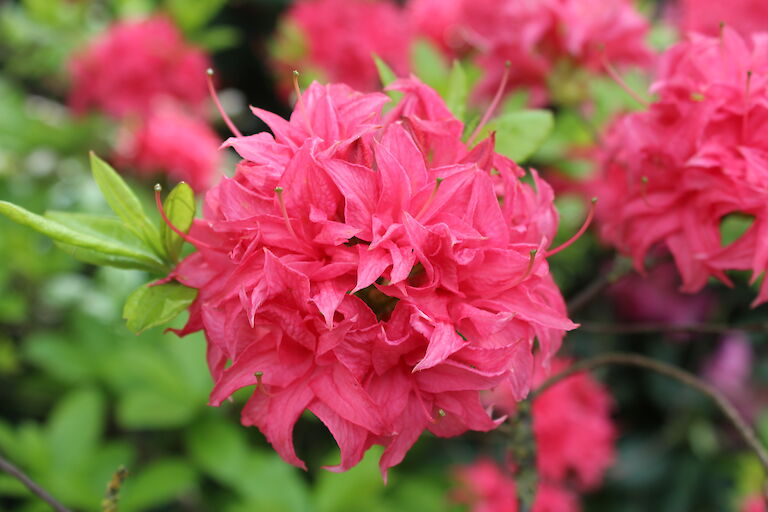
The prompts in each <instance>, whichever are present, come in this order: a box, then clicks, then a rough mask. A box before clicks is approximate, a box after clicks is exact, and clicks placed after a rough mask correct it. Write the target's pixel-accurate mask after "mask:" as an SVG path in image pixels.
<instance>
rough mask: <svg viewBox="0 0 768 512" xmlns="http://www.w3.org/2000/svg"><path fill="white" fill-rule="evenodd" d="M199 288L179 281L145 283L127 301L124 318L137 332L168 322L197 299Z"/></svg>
mask: <svg viewBox="0 0 768 512" xmlns="http://www.w3.org/2000/svg"><path fill="white" fill-rule="evenodd" d="M196 296H197V290H195V289H194V288H188V287H186V286H184V285H182V284H179V283H166V284H161V285H157V286H150V285H149V284H145V285H144V286H142V287H140V288H138V289H137V290H136V291H134V292H133V293H132V294H131V295H130V296H129V297H128V300H127V301H126V302H125V307H124V308H123V318H124V319H125V320H126V323H127V325H128V328H129V329H130V330H132V331H133V332H135V333H136V334H138V333H140V332H142V331H145V330H147V329H149V328H150V327H155V326H157V325H161V324H164V323H167V322H170V321H171V320H173V319H174V318H176V316H177V315H178V314H179V313H181V312H182V311H184V310H185V309H187V308H188V307H189V305H190V304H192V302H193V301H194V300H195V297H196Z"/></svg>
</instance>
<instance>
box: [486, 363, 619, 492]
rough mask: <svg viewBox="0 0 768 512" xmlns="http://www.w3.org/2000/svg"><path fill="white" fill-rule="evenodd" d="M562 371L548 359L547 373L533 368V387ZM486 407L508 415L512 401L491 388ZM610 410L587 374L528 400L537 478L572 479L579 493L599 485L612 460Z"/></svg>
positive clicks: (603, 392)
mask: <svg viewBox="0 0 768 512" xmlns="http://www.w3.org/2000/svg"><path fill="white" fill-rule="evenodd" d="M568 366H569V363H568V362H567V361H565V360H560V359H554V360H552V362H551V364H550V369H549V371H545V370H544V368H543V367H542V366H539V367H538V368H537V372H536V376H535V383H536V384H541V383H542V382H544V380H546V379H545V377H546V376H547V375H551V374H555V373H558V372H560V371H562V370H564V369H565V368H567V367H568ZM488 402H489V403H492V404H495V405H496V407H498V408H500V409H501V410H502V411H503V412H507V413H509V414H510V415H514V410H515V402H516V399H515V396H514V393H512V392H511V390H510V389H509V387H508V385H507V384H504V385H503V386H501V387H500V388H498V389H496V390H495V391H494V393H493V394H492V396H491V397H490V398H489V399H488ZM612 406H613V400H612V399H611V396H610V395H609V394H608V391H607V390H606V389H605V388H604V387H603V386H602V385H600V384H599V383H598V382H597V381H596V380H595V379H594V378H592V376H590V375H589V374H587V373H579V374H577V375H574V376H572V377H569V378H568V379H566V380H564V381H562V382H559V383H558V384H556V385H555V386H553V387H552V388H550V389H548V390H547V391H545V392H544V393H542V394H541V395H540V396H539V397H537V398H536V399H535V400H534V402H533V410H532V413H531V414H532V417H533V433H534V437H535V439H536V467H537V470H538V472H539V474H540V476H541V477H542V478H543V479H545V480H547V481H549V482H554V483H559V484H566V483H568V481H569V479H571V478H573V479H574V480H575V484H576V486H577V487H578V488H579V489H581V490H590V489H594V488H595V487H597V486H599V485H600V483H601V482H602V480H603V475H604V474H605V471H606V470H607V469H608V467H610V466H611V465H612V464H613V462H614V459H615V450H614V446H615V441H616V427H615V426H614V424H613V421H612V420H611V408H612Z"/></svg>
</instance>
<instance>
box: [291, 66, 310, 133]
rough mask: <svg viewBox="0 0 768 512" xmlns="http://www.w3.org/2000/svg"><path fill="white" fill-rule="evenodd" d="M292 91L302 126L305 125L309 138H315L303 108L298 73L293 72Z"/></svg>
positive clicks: (305, 110) (305, 109)
mask: <svg viewBox="0 0 768 512" xmlns="http://www.w3.org/2000/svg"><path fill="white" fill-rule="evenodd" d="M293 90H294V91H295V92H296V103H298V104H299V110H301V115H303V116H304V124H306V125H307V130H308V131H309V134H310V135H311V136H313V137H314V136H315V132H314V131H313V130H312V124H311V123H310V122H309V115H308V114H307V108H306V107H305V106H304V97H303V96H302V94H301V88H300V87H299V72H298V71H297V70H295V69H294V70H293Z"/></svg>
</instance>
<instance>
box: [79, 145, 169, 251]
mask: <svg viewBox="0 0 768 512" xmlns="http://www.w3.org/2000/svg"><path fill="white" fill-rule="evenodd" d="M91 172H92V173H93V179H94V180H96V184H97V185H98V186H99V189H101V193H102V194H103V195H104V199H106V200H107V204H109V207H110V208H112V211H114V212H115V213H116V214H117V216H118V217H120V219H122V221H123V223H124V224H125V226H126V227H127V228H128V229H130V230H131V231H132V232H133V233H134V234H135V235H136V236H137V237H139V238H140V239H141V240H143V241H144V242H145V243H146V244H147V246H148V247H151V248H152V250H153V251H154V252H155V253H156V254H157V255H158V256H160V257H162V256H164V253H163V248H162V244H161V243H160V234H159V233H158V231H157V228H156V227H155V226H154V224H152V222H151V221H150V219H149V218H148V217H147V215H146V214H145V213H144V209H143V208H142V207H141V203H140V202H139V199H138V198H137V197H136V195H135V194H134V193H133V191H132V190H131V188H130V187H129V186H128V185H127V184H126V183H125V181H123V179H122V178H121V177H120V175H119V174H117V172H116V171H115V170H114V169H113V168H112V167H111V166H110V165H109V164H107V163H106V162H105V161H104V160H102V159H101V158H99V157H98V156H96V154H95V153H93V152H91Z"/></svg>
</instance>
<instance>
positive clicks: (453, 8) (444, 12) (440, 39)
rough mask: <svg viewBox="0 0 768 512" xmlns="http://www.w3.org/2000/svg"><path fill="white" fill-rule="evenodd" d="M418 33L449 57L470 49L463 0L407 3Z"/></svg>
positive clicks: (409, 16) (417, 0) (412, 1)
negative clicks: (465, 32) (465, 33)
mask: <svg viewBox="0 0 768 512" xmlns="http://www.w3.org/2000/svg"><path fill="white" fill-rule="evenodd" d="M406 12H407V15H408V20H409V21H410V23H411V29H412V31H413V33H414V35H417V36H419V37H423V38H425V39H427V40H428V41H429V42H431V43H432V44H434V45H435V46H436V47H437V48H439V49H440V50H441V51H442V52H443V53H444V54H445V55H447V56H449V57H458V56H459V55H460V54H461V53H462V52H463V51H464V50H466V49H467V42H466V40H465V38H464V35H463V34H462V31H463V28H462V14H463V0H410V1H409V2H408V3H407V4H406Z"/></svg>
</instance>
